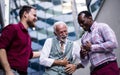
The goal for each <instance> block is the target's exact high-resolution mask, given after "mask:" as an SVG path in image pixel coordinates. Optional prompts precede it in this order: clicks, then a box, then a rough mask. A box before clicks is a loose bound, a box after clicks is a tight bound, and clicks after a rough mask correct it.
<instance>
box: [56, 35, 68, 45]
mask: <svg viewBox="0 0 120 75" xmlns="http://www.w3.org/2000/svg"><path fill="white" fill-rule="evenodd" d="M58 39H59V41H61V42H63V43H65V40H66V39H67V35H65V36H61V37H58Z"/></svg>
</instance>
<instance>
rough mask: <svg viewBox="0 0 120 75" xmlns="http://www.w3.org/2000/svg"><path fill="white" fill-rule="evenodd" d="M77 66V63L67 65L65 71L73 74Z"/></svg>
mask: <svg viewBox="0 0 120 75" xmlns="http://www.w3.org/2000/svg"><path fill="white" fill-rule="evenodd" d="M76 68H77V66H76V65H75V64H68V65H66V67H65V72H66V73H68V74H72V73H73V72H75V70H76Z"/></svg>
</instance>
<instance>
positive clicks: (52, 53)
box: [40, 21, 83, 75]
mask: <svg viewBox="0 0 120 75" xmlns="http://www.w3.org/2000/svg"><path fill="white" fill-rule="evenodd" d="M53 28H54V34H55V36H56V37H53V38H48V39H47V40H46V41H45V44H44V46H43V49H42V51H41V56H40V64H41V65H44V66H45V67H46V69H45V73H44V75H71V74H72V73H73V72H74V71H75V70H76V69H77V68H82V67H83V65H82V64H81V61H80V60H79V62H78V64H77V65H76V64H75V59H76V58H77V57H79V56H80V55H79V50H80V48H79V47H80V46H79V45H78V44H77V43H75V42H72V41H70V40H68V39H67V36H68V27H67V25H66V24H65V23H64V22H61V21H59V22H56V23H54V26H53Z"/></svg>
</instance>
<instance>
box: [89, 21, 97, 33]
mask: <svg viewBox="0 0 120 75" xmlns="http://www.w3.org/2000/svg"><path fill="white" fill-rule="evenodd" d="M96 24H97V22H96V21H94V22H93V24H92V26H91V27H90V30H91V31H93V30H94V29H95V27H96Z"/></svg>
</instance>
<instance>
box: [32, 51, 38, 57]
mask: <svg viewBox="0 0 120 75" xmlns="http://www.w3.org/2000/svg"><path fill="white" fill-rule="evenodd" d="M39 57H40V51H37V52H33V57H32V58H39Z"/></svg>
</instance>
